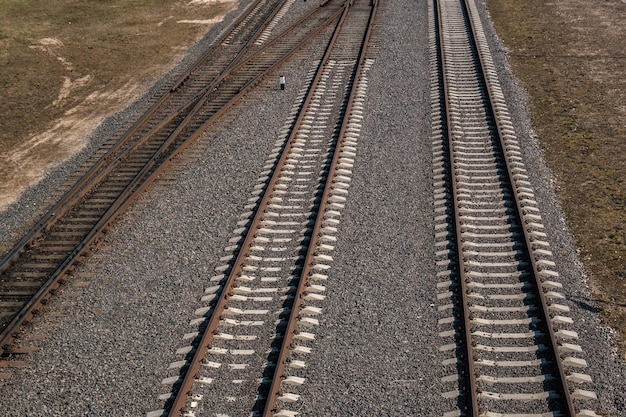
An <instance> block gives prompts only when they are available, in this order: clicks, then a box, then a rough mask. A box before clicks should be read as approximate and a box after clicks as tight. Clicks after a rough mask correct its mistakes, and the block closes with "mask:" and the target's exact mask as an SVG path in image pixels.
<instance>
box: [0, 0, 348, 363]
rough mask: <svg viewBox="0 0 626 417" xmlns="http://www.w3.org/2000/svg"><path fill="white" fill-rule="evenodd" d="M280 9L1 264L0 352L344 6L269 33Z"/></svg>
mask: <svg viewBox="0 0 626 417" xmlns="http://www.w3.org/2000/svg"><path fill="white" fill-rule="evenodd" d="M284 4H285V3H284V2H282V1H279V2H275V3H270V2H268V1H267V0H259V1H258V2H257V3H255V4H253V5H252V6H251V7H250V8H249V9H248V12H247V14H245V15H244V16H243V17H242V18H241V19H239V20H238V21H237V22H236V23H235V24H234V25H233V27H232V29H231V30H230V31H229V32H228V33H226V34H225V35H224V36H223V37H222V38H221V39H219V40H218V41H217V42H216V44H215V45H214V47H213V48H212V49H211V50H210V51H208V52H207V53H206V54H205V55H204V56H203V57H202V58H201V59H200V60H199V61H198V62H197V63H196V64H195V65H193V66H192V68H191V69H190V70H189V71H188V72H187V73H186V74H185V75H184V76H183V77H181V79H180V80H179V81H177V82H176V83H175V84H174V85H173V86H172V87H171V88H169V89H168V91H167V92H166V93H165V94H164V95H162V96H161V97H160V98H159V99H158V100H156V102H155V103H154V105H152V107H151V108H150V109H149V110H148V111H147V112H146V113H145V114H144V115H143V116H142V117H141V118H140V119H139V120H138V121H137V122H136V123H135V124H134V125H133V126H132V127H131V128H130V129H129V130H128V131H127V132H126V133H125V134H124V135H123V136H122V137H121V138H120V140H118V141H117V142H116V143H115V144H112V145H111V147H110V148H109V149H108V150H107V152H106V153H105V154H104V155H103V156H102V157H101V158H100V159H99V160H98V161H97V162H96V163H95V164H94V166H93V167H91V168H90V169H89V170H88V171H87V172H86V173H85V174H84V175H83V176H82V177H81V178H80V179H79V180H78V181H77V182H76V184H75V185H74V186H72V188H71V189H70V190H69V191H68V192H67V193H66V194H65V195H63V196H62V197H61V199H60V200H59V201H58V203H56V204H55V205H54V206H53V207H52V208H51V209H50V210H49V211H48V212H47V213H46V214H45V215H44V216H43V217H42V219H41V220H40V221H38V222H37V224H36V225H35V226H34V227H33V228H32V229H31V230H30V231H29V232H28V233H27V234H26V235H25V236H24V237H23V238H22V239H21V240H20V241H19V242H18V243H17V244H16V245H15V246H14V247H13V249H11V250H10V251H9V252H8V253H7V254H6V255H5V257H4V258H3V259H2V260H1V261H0V326H1V327H0V330H1V333H0V353H5V352H9V351H10V342H11V341H12V339H13V337H14V335H15V332H16V330H17V329H18V328H20V326H21V325H22V324H23V323H24V322H25V321H27V320H29V319H30V317H31V316H32V314H33V313H34V312H36V311H37V309H38V308H39V306H40V304H41V303H42V302H43V301H45V300H46V299H47V297H48V296H49V294H50V292H51V291H52V290H53V289H54V288H56V287H57V286H58V285H59V281H60V280H61V279H62V277H63V276H64V274H66V273H67V272H68V271H70V270H71V268H72V265H73V264H74V263H75V262H76V261H77V260H78V258H79V257H80V256H81V254H82V253H84V251H85V250H86V249H88V248H89V246H90V245H91V244H93V243H94V242H95V241H96V240H97V239H98V236H99V235H100V234H101V233H102V232H103V231H104V230H105V229H106V227H107V226H108V225H109V224H110V223H111V222H112V221H113V220H114V218H115V217H116V216H117V215H118V214H119V213H120V212H121V211H122V209H124V208H125V207H126V206H127V205H128V204H129V203H130V202H132V201H133V200H134V198H135V197H136V196H137V195H138V194H139V192H141V191H142V190H143V189H144V188H145V187H146V186H147V185H148V184H150V182H151V181H152V180H153V179H154V178H156V176H157V175H158V173H159V172H161V170H162V169H164V168H165V167H167V166H168V164H169V161H170V160H171V159H172V158H173V157H174V156H175V155H176V154H177V153H178V152H180V151H181V150H183V149H185V147H186V146H187V145H188V144H189V143H191V141H193V140H194V139H196V138H197V137H198V136H199V135H200V133H201V132H202V131H203V130H204V129H205V128H206V127H207V126H208V125H209V124H211V123H212V122H213V121H214V120H215V119H216V118H217V117H219V116H220V115H222V114H223V113H224V112H225V111H226V110H227V109H228V108H229V107H230V106H232V105H233V104H234V103H236V102H237V100H238V99H240V98H241V97H243V96H244V95H245V94H246V92H248V91H249V90H250V89H251V88H252V87H253V86H254V85H256V83H258V82H259V81H260V80H261V79H262V78H263V77H264V76H266V75H267V74H269V73H270V72H271V71H272V70H273V69H275V68H276V67H277V66H278V65H279V64H280V63H281V62H283V61H284V60H285V59H287V58H288V57H289V56H290V55H291V54H293V53H294V51H297V50H299V49H300V48H302V47H303V46H304V45H305V44H307V43H308V42H309V41H310V40H311V39H312V38H313V37H314V36H315V35H316V34H318V33H320V32H321V31H323V30H324V29H326V28H327V27H328V25H329V24H330V23H331V22H333V21H336V20H337V19H338V18H339V15H340V13H341V10H342V8H343V6H344V3H342V2H340V1H332V0H331V1H329V2H327V3H324V4H323V5H322V6H320V7H317V8H314V9H313V10H312V11H311V12H310V13H309V14H308V15H306V16H305V17H303V18H302V19H301V20H300V21H299V22H297V23H296V24H294V25H293V26H291V27H290V28H288V29H286V30H285V31H284V32H282V33H280V34H278V35H275V36H272V34H271V29H272V28H273V27H274V25H275V18H276V16H277V15H278V14H279V13H280V10H281V8H282V7H284Z"/></svg>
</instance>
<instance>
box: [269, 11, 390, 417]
mask: <svg viewBox="0 0 626 417" xmlns="http://www.w3.org/2000/svg"><path fill="white" fill-rule="evenodd" d="M350 5H352V2H351V3H350ZM370 6H371V7H372V9H371V11H370V16H369V19H368V22H367V29H366V32H365V34H364V36H363V40H362V43H361V48H360V51H359V56H358V58H357V65H356V67H355V69H354V72H353V78H352V85H351V91H350V95H349V97H348V102H347V105H346V110H345V113H344V116H343V121H342V124H341V128H340V130H339V135H338V138H339V140H338V143H337V145H336V147H335V151H334V154H333V159H332V161H331V163H330V166H329V169H328V175H327V178H326V185H325V187H324V192H323V194H322V197H321V200H320V204H319V208H318V209H317V216H316V218H315V223H314V225H313V228H312V232H311V239H310V241H309V245H308V248H307V253H306V257H305V260H304V263H303V265H304V266H303V268H302V271H301V273H300V279H299V280H298V286H297V289H296V292H295V294H294V301H293V305H292V307H291V314H290V315H289V321H288V322H287V326H286V329H285V331H284V336H283V341H282V344H281V347H280V352H279V354H278V358H277V360H276V367H275V368H274V374H273V378H272V384H271V385H270V390H269V395H268V397H267V400H266V402H265V407H264V410H263V413H262V417H270V416H271V415H273V414H274V413H275V412H276V405H277V404H276V403H277V399H278V394H279V393H280V389H281V382H282V376H283V374H284V373H285V369H286V368H287V363H288V357H289V351H290V347H291V344H292V342H293V338H294V335H295V332H296V324H297V321H298V314H299V312H300V309H301V306H302V301H303V296H304V290H305V289H306V287H307V284H308V282H309V277H310V276H311V275H312V273H313V272H312V267H313V258H314V257H315V255H316V250H317V246H318V242H319V238H320V236H321V235H320V230H321V228H322V226H323V219H324V214H325V212H326V206H327V205H328V201H329V197H330V192H331V189H332V183H333V179H334V177H335V176H336V174H335V171H336V170H337V166H338V164H339V158H340V155H341V152H340V151H341V149H342V147H343V146H344V143H345V137H346V131H347V128H348V121H349V117H347V114H349V111H350V109H352V106H353V104H354V99H355V97H356V93H357V89H356V88H354V86H355V85H356V84H357V83H358V75H359V74H360V73H361V72H362V70H363V63H364V62H365V53H366V50H367V46H368V44H369V40H370V37H371V33H372V27H373V22H374V21H375V19H376V14H377V11H378V1H377V0H373V1H371V3H370ZM349 9H350V8H349V7H348V8H346V13H345V14H344V15H343V16H342V20H344V19H345V18H346V17H347V14H348V13H349ZM342 24H343V22H342ZM338 32H339V31H337V33H336V35H335V36H333V39H332V41H331V43H330V45H329V46H332V43H334V41H335V40H336V37H337V35H338ZM329 57H330V48H329V49H328V51H327V53H326V56H325V57H324V58H325V60H327V59H328V58H329ZM318 74H319V75H320V76H321V67H320V70H319V72H318ZM292 134H293V135H294V137H295V133H292Z"/></svg>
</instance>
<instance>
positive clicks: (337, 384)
mask: <svg viewBox="0 0 626 417" xmlns="http://www.w3.org/2000/svg"><path fill="white" fill-rule="evenodd" d="M314 4H315V2H311V1H307V2H306V3H304V2H302V3H300V2H296V3H294V4H293V5H292V8H293V9H290V10H292V11H293V12H294V14H295V11H296V10H302V8H308V7H312V6H313V5H314ZM244 6H245V5H242V6H241V7H244ZM479 7H480V10H481V13H482V14H483V16H484V17H488V16H487V14H486V11H485V10H484V4H483V2H482V1H481V2H479ZM296 8H300V9H296ZM236 13H239V12H235V13H234V14H236ZM234 14H233V16H234ZM233 16H230V20H231V21H232V17H233ZM379 18H380V19H381V31H380V39H379V43H378V53H377V54H376V55H375V56H374V57H373V58H375V63H374V65H373V66H372V68H371V70H370V71H369V73H368V89H367V96H366V100H365V109H364V112H363V113H364V116H365V118H364V121H363V126H362V130H361V134H360V138H359V143H358V149H357V156H356V160H355V166H354V171H353V176H352V182H351V187H350V189H349V194H348V200H347V202H346V206H345V209H344V210H343V211H342V214H341V223H340V224H339V226H338V235H337V236H338V241H337V244H336V248H335V251H334V252H333V258H334V260H333V263H332V268H331V270H330V272H329V279H328V282H327V283H326V285H327V290H326V295H327V298H326V300H325V301H324V304H323V313H322V315H321V316H320V326H319V328H317V329H316V339H317V340H316V342H315V343H314V345H313V351H312V353H311V355H310V358H308V359H307V363H308V367H309V369H308V373H307V380H306V382H305V384H304V385H303V386H302V397H303V399H302V401H301V404H300V408H299V409H297V411H299V412H300V413H301V415H303V416H304V415H306V416H322V415H337V416H342V415H381V416H382V415H386V416H406V415H419V416H435V415H442V413H443V412H446V411H450V410H443V409H440V407H439V403H440V400H439V399H440V395H441V392H442V391H443V390H444V388H443V387H442V384H441V383H440V380H439V379H440V378H441V377H442V376H443V375H442V374H441V373H442V372H443V368H442V367H441V366H440V364H439V363H438V362H437V359H438V358H440V356H439V354H438V347H439V345H440V344H441V340H440V338H439V337H438V335H437V312H436V307H437V298H436V295H437V288H436V283H437V279H436V276H435V265H434V251H435V248H434V246H433V245H434V236H433V235H434V222H433V218H434V214H433V205H432V200H433V195H432V193H433V192H432V161H431V158H432V149H431V135H430V120H429V117H430V90H429V88H430V86H429V82H428V80H429V67H428V64H429V62H428V59H429V54H428V52H429V51H428V19H427V2H410V1H408V0H399V1H395V2H385V3H384V8H383V10H382V12H381V14H380V15H379ZM284 19H289V14H287V15H286V17H285V18H284ZM484 24H485V28H486V30H487V31H488V34H487V35H488V39H489V41H490V44H491V48H492V51H493V53H494V59H495V61H496V63H497V65H498V70H499V76H500V80H501V83H502V86H503V89H504V91H505V94H506V95H507V100H508V105H509V110H510V112H511V117H512V118H513V121H514V123H515V125H516V128H517V129H518V130H517V135H518V138H519V139H520V142H521V143H522V146H523V152H524V159H525V163H526V165H527V168H528V171H529V172H530V173H531V176H532V177H531V182H532V184H533V187H534V190H535V193H536V196H537V200H538V204H539V206H540V208H541V210H542V217H543V222H544V225H545V227H546V233H547V234H548V237H549V241H550V243H551V245H552V250H553V251H554V252H555V258H556V262H557V267H558V269H559V273H560V274H561V281H562V282H563V284H564V286H565V288H564V293H565V294H566V295H567V297H568V305H569V307H570V308H571V309H572V311H571V313H570V316H571V317H572V318H573V319H574V320H575V322H576V325H575V326H574V327H575V328H576V330H577V331H578V332H579V334H580V344H581V345H582V347H583V350H584V352H583V355H582V357H584V358H585V359H586V360H587V362H588V363H589V367H588V368H587V369H586V372H588V373H589V374H590V375H591V376H592V377H593V379H594V386H593V389H594V391H595V392H596V393H597V394H598V397H599V401H598V408H599V409H601V410H604V411H605V412H607V414H608V415H614V416H617V415H622V414H624V413H625V412H626V399H625V395H624V392H626V387H625V386H624V385H625V382H624V381H626V367H625V366H624V364H623V363H622V362H620V361H619V359H618V356H617V354H616V352H615V343H614V339H613V338H614V335H613V333H612V331H611V330H610V329H609V328H607V327H605V326H603V325H602V324H601V323H600V321H599V314H598V312H597V311H598V310H597V309H596V307H595V306H594V305H593V302H592V301H591V299H590V296H589V291H588V289H587V286H586V283H585V279H586V278H585V274H584V272H583V270H582V268H580V266H579V262H578V258H577V256H576V251H575V247H574V246H573V244H572V240H571V237H570V235H569V233H568V230H567V227H566V225H565V221H564V217H563V215H562V213H561V211H560V208H559V205H558V203H557V201H556V197H555V193H554V188H553V185H552V184H553V183H552V181H551V178H552V176H551V173H550V171H549V170H548V168H547V167H546V166H545V164H543V162H542V160H541V153H540V151H539V147H538V145H537V138H535V137H534V135H533V131H532V126H531V123H530V120H529V118H528V112H527V110H528V108H527V102H526V98H525V95H524V92H523V91H522V90H521V89H520V88H519V86H518V84H517V82H516V80H515V78H514V77H513V76H512V75H511V73H510V72H509V69H508V67H507V65H506V55H505V53H504V48H503V47H502V45H501V44H500V42H499V40H498V38H497V36H496V34H495V33H494V31H493V28H492V26H491V25H490V24H489V22H488V19H484ZM223 28H224V26H223V25H221V26H216V27H215V28H214V29H212V30H211V33H210V34H209V35H208V36H207V37H206V38H205V39H204V41H203V43H201V44H199V45H196V46H195V47H194V48H192V50H191V51H190V53H191V55H190V57H188V58H187V60H186V62H187V63H188V62H192V61H193V59H192V58H193V54H194V53H195V54H197V53H198V51H200V50H201V48H202V47H203V46H206V45H207V44H209V43H210V39H212V38H214V37H215V35H216V34H217V33H219V31H221V30H223ZM311 65H312V62H309V61H306V62H302V63H298V64H296V65H291V66H289V67H287V68H286V70H287V71H288V72H287V73H286V76H287V82H288V84H287V89H286V90H285V91H279V90H278V89H277V85H274V84H271V83H269V82H268V83H265V84H262V85H261V90H262V92H260V93H258V94H254V96H255V97H257V98H258V99H257V100H252V99H250V100H248V101H247V107H243V108H240V109H239V110H238V112H237V116H236V117H234V120H232V121H230V122H229V123H228V125H224V126H222V127H223V129H219V130H218V131H217V132H216V133H214V134H210V136H211V140H210V141H209V142H208V144H207V145H206V146H204V147H203V153H202V154H201V155H200V157H199V158H197V160H193V161H191V160H190V161H187V162H185V163H184V165H182V168H181V169H180V172H179V173H178V174H177V175H172V177H173V178H175V182H174V181H161V182H157V183H156V184H155V186H153V187H151V188H150V189H149V190H148V191H147V192H146V193H145V194H144V195H143V196H142V197H141V198H140V200H139V201H138V202H137V203H136V204H135V205H134V206H133V208H131V210H129V211H128V212H127V213H126V214H125V215H124V216H123V218H122V219H121V220H120V221H119V222H118V223H117V224H116V226H115V228H114V229H113V230H111V231H110V232H109V233H108V234H107V236H106V238H105V241H104V242H103V244H102V245H101V246H100V248H99V249H97V250H95V251H93V252H92V254H91V256H89V257H88V258H86V259H85V261H84V262H83V264H82V265H81V266H80V267H79V268H78V269H77V271H76V273H75V277H74V278H73V279H72V280H70V281H69V282H68V284H66V286H64V287H63V289H62V291H61V292H60V294H58V295H57V296H55V297H53V298H52V300H51V302H50V303H49V305H47V306H46V307H45V309H44V314H42V315H41V316H40V317H38V318H37V319H36V320H34V321H33V322H32V324H31V325H29V326H28V327H27V328H26V330H25V332H24V334H23V336H22V339H21V340H22V345H23V346H37V347H39V349H38V350H37V351H35V352H34V353H31V354H28V355H26V357H25V358H24V360H27V361H29V362H30V364H29V365H28V366H27V367H25V368H16V369H12V370H11V371H10V372H11V373H12V376H11V377H9V378H6V379H2V380H0V403H1V404H2V407H0V416H6V417H9V416H11V417H12V416H50V415H59V416H79V415H81V416H84V415H94V416H104V415H115V416H143V415H145V413H146V412H148V411H151V410H154V409H158V408H161V407H162V405H163V404H162V402H160V401H158V400H157V397H158V395H159V394H161V393H163V392H166V391H167V389H166V388H163V387H162V386H161V379H163V377H164V375H166V368H167V367H168V365H169V364H170V363H171V362H174V361H177V360H180V357H179V356H178V355H176V354H175V352H176V350H177V349H178V348H180V347H182V346H184V345H185V343H184V342H183V341H182V340H181V339H182V336H183V334H185V333H187V332H188V331H190V329H189V326H188V323H189V321H190V320H191V319H192V318H193V317H194V316H193V312H194V310H195V309H197V308H198V307H201V306H202V305H201V303H200V297H201V296H202V294H203V291H204V288H205V287H206V286H208V285H209V278H210V277H211V276H212V275H214V274H215V273H214V272H213V269H214V268H215V267H216V266H218V265H219V264H220V262H219V258H220V257H222V256H224V248H225V247H227V246H229V243H228V239H229V238H230V237H231V236H232V231H233V230H234V229H235V228H236V223H237V221H238V216H239V215H240V214H241V213H242V212H243V211H244V209H243V207H244V206H245V205H246V204H247V203H248V202H247V199H248V198H249V196H250V192H251V190H252V188H253V186H254V185H255V180H256V179H257V178H258V177H259V175H260V173H261V172H262V171H263V165H264V164H265V161H266V159H267V157H268V155H269V154H270V153H271V149H272V147H273V144H274V142H275V140H276V139H277V138H278V137H279V134H278V131H279V130H280V129H281V128H282V127H283V125H284V123H285V121H286V120H287V117H288V114H289V112H290V110H291V109H292V106H293V104H294V102H295V100H296V97H297V95H298V93H299V92H300V89H301V88H302V87H303V81H302V80H304V78H305V76H306V74H307V72H308V71H309V69H310V67H311ZM170 77H171V76H170ZM165 82H167V79H165V80H161V81H160V83H165ZM159 85H161V84H159ZM156 88H158V85H157V86H155V87H154V89H152V90H151V91H156ZM147 97H149V95H147ZM144 100H146V98H144ZM142 106H144V104H142V102H139V103H135V104H134V105H133V106H131V107H130V108H129V109H128V110H126V111H125V112H122V113H120V114H118V115H116V116H114V117H112V118H110V119H108V120H107V122H105V124H104V125H103V126H102V127H100V128H99V129H98V131H97V132H95V133H94V137H93V138H92V140H91V143H92V145H91V147H90V148H89V149H87V150H85V151H84V152H83V153H82V154H81V155H79V156H77V157H76V158H74V159H73V160H72V161H70V162H69V163H67V164H64V165H63V166H62V167H59V168H58V169H57V170H55V171H54V172H53V173H51V175H50V176H49V177H48V178H47V179H46V180H45V181H43V182H42V183H41V184H40V185H38V186H37V187H35V188H33V189H32V190H30V191H29V192H28V193H27V194H25V195H24V197H23V198H22V199H21V200H20V202H19V203H17V204H16V205H14V206H12V207H11V208H10V209H9V210H8V211H7V212H5V213H3V214H2V218H3V221H2V225H0V227H1V228H2V229H0V232H1V233H0V235H2V236H9V237H11V236H16V235H18V234H19V233H20V232H23V231H24V228H25V225H28V224H30V222H31V221H32V220H34V218H35V217H36V215H37V213H38V211H36V210H32V208H31V207H33V205H34V207H41V206H42V205H43V202H44V200H45V197H44V196H45V195H46V194H47V193H48V192H50V191H51V190H54V189H55V187H58V185H59V184H62V182H63V181H64V178H66V177H67V175H69V174H70V173H71V172H72V171H73V170H75V169H76V168H77V167H78V166H80V164H81V163H83V161H84V160H85V159H86V158H87V157H88V156H89V154H90V152H93V151H94V150H95V149H97V148H98V146H99V145H100V144H101V143H103V142H104V141H105V140H106V139H107V138H108V137H110V136H111V135H112V134H113V132H115V131H116V130H117V129H119V127H120V126H122V125H124V124H125V123H126V122H127V120H128V119H129V118H131V117H133V115H134V114H136V112H137V110H138V109H141V108H142ZM40 210H43V208H42V209H40ZM8 240H9V238H5V241H8ZM1 243H3V242H0V244H1Z"/></svg>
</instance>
